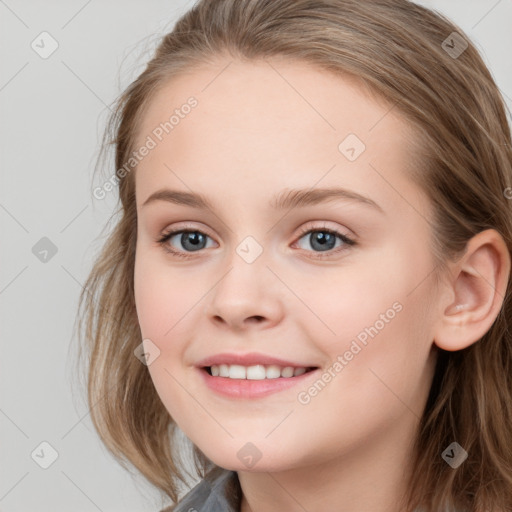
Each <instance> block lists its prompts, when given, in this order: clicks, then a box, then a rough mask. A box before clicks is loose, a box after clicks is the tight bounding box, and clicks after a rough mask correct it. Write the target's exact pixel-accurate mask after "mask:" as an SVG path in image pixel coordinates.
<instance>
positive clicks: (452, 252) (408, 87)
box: [78, 0, 512, 512]
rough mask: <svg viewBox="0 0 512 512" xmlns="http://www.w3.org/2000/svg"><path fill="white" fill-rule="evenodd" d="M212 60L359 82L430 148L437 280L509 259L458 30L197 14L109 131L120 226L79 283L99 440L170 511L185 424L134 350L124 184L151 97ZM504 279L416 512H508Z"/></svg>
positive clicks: (480, 93) (508, 313)
mask: <svg viewBox="0 0 512 512" xmlns="http://www.w3.org/2000/svg"><path fill="white" fill-rule="evenodd" d="M454 32H456V33H457V34H458V35H454V34H453V33H454ZM450 38H451V39H450ZM466 45H467V47H466ZM219 55H229V56H231V58H232V59H244V60H256V59H265V58H270V57H284V58H289V59H294V60H301V61H303V62H307V63H310V64H311V65H312V66H316V67H317V68H320V69H324V70H326V71H329V72H334V73H339V74H340V75H341V76H351V77H354V78H355V79H357V80H359V81H360V82H361V83H362V84H364V86H365V87H367V88H368V90H370V91H371V92H372V93H373V94H375V95H376V96H377V97H379V98H381V99H382V100H383V101H385V102H387V103H388V104H389V105H390V108H393V109H395V110H396V111H398V112H399V113H401V114H402V116H403V118H404V119H405V120H406V121H407V122H408V123H409V124H410V126H411V128H412V130H413V132H414V133H415V134H417V135H418V140H421V143H420V144H419V145H418V148H417V157H418V158H417V161H416V166H415V167H414V169H412V170H411V179H413V180H414V181H415V183H417V184H418V185H419V186H420V187H421V188H422V189H423V190H424V191H425V192H426V194H427V195H428V197H429V198H430V200H431V202H432V204H433V206H434V223H433V230H432V232H433V243H432V251H433V254H434V256H435V259H436V261H437V263H438V270H439V272H440V273H441V271H442V270H443V269H444V268H446V267H445V264H446V263H447V262H448V261H449V260H450V259H451V258H454V257H456V256H457V255H460V254H461V251H463V250H464V248H465V246H466V243H467V242H468V240H469V239H470V238H471V237H473V236H474V235H476V234H477V233H479V232H480V231H483V230H485V229H488V228H493V229H496V230H497V231H498V232H499V233H500V234H501V236H502V237H503V239H504V240H505V242H506V244H507V247H508V249H509V251H510V253H511V254H512V200H511V199H510V198H511V197H512V188H510V187H511V186H512V148H511V135H510V127H509V125H508V121H507V115H506V107H505V105H504V102H503V99H502V97H501V96H500V93H499V90H498V87H497V86H496V84H495V82H494V80H493V78H492V76H491V74H490V72H489V70H488V69H487V67H486V66H485V64H484V62H483V60H482V58H481V56H480V55H479V53H478V51H477V50H476V48H475V47H474V45H473V44H472V43H471V42H470V41H469V39H468V38H467V36H466V35H465V34H464V32H463V31H462V30H461V29H460V28H459V27H457V26H456V25H454V24H453V23H452V22H450V21H449V20H447V19H446V18H444V17H443V16H442V15H440V14H438V13H435V12H433V11H431V10H428V9H426V8H424V7H421V6H419V5H416V4H414V3H412V2H409V1H406V0H364V1H361V0H316V1H311V0H202V1H200V2H198V3H197V4H196V5H195V6H194V7H193V8H192V9H190V10H189V11H188V12H186V13H185V14H184V15H183V16H182V17H181V18H180V19H179V20H178V21H177V23H176V24H175V26H174V29H173V30H172V31H171V32H170V33H168V34H166V35H165V36H164V37H163V39H162V41H161V43H160V44H159V46H158V48H157V50H156V52H155V54H154V56H153V58H152V59H151V60H150V62H149V63H148V64H147V67H146V69H145V70H144V71H143V72H142V73H141V74H140V76H139V77H138V78H137V79H136V80H135V81H134V82H133V83H131V85H129V86H128V88H127V89H126V90H125V91H124V93H123V94H122V95H121V96H120V98H119V99H118V102H117V104H116V108H115V110H114V112H113V114H112V116H111V118H110V120H109V123H108V126H107V129H106V131H105V136H104V148H105V147H107V146H112V145H113V146H114V147H115V169H117V171H116V174H117V177H116V180H117V181H118V184H119V197H120V202H121V204H120V206H119V210H118V211H117V212H116V214H119V216H120V218H119V219H118V220H116V223H115V226H114V228H113V230H112V232H111V234H110V235H109V237H108V239H107V240H106V242H105V244H104V247H103V249H102V251H101V254H99V256H98V258H97V260H96V262H95V264H94V266H93V268H92V270H91V273H90V275H89V277H88V279H87V282H86V283H85V287H84V291H83V292H82V294H81V296H80V305H79V312H78V318H79V319H80V340H81V341H82V344H83V347H84V349H85V351H86V353H87V355H88V357H87V365H86V368H87V371H88V376H87V382H88V402H89V406H90V410H91V418H92V420H93V423H94V426H95V428H96V429H97V431H98V433H99V436H100V437H101V439H102V441H103V442H104V443H105V445H106V446H107V448H108V449H109V450H110V451H111V453H112V454H113V455H114V456H115V457H116V458H118V460H119V461H120V462H121V463H122V464H123V465H124V466H125V467H127V466H126V465H125V461H128V462H129V463H131V464H132V465H133V466H135V468H137V469H138V470H139V471H140V472H141V473H142V474H143V475H144V476H145V477H146V478H147V479H148V480H149V481H150V482H151V483H152V484H154V485H155V486H157V487H158V488H159V489H161V490H162V491H164V492H165V493H166V494H167V495H168V496H169V497H170V498H171V499H172V500H173V501H177V498H178V484H179V481H183V482H185V480H184V473H183V464H182V462H181V460H180V457H179V453H178V449H177V446H176V442H175V439H174V433H175V428H176V425H175V423H174V421H173V419H172V418H171V417H170V415H169V414H168V412H167V411H166V409H165V408H164V406H163V404H162V402H161V400H160V399H159V397H158V395H157V393H156V391H155V388H154V386H153V383H152V381H151V378H150V375H149V372H148V371H147V367H145V366H144V365H143V364H141V363H140V361H139V360H138V359H137V358H136V357H135V356H134V349H135V348H136V347H137V346H138V345H139V344H140V343H141V332H140V328H139V325H138V321H137V315H136V310H135V302H134V288H133V271H134V259H135V246H136V239H137V238H136V237H137V232H136V226H137V211H136V205H135V181H134V171H135V168H136V166H134V167H133V170H131V169H128V168H127V167H126V163H127V162H128V161H129V160H130V158H131V157H132V153H133V151H134V150H135V149H136V148H135V146H134V144H135V140H136V135H137V129H138V127H139V126H140V121H141V118H142V116H143V115H144V112H145V110H146V108H147V105H148V103H149V102H150V101H151V99H152V97H153V96H154V93H155V91H157V90H158V89H159V87H161V86H163V85H165V84H166V83H168V81H169V79H170V78H171V77H173V76H177V75H179V74H180V73H181V72H183V71H185V70H188V69H191V68H193V67H194V66H198V65H201V64H202V63H206V62H211V61H212V60H213V59H215V58H216V57H217V56H219ZM419 135H421V138H420V137H419ZM121 169H124V171H123V172H121ZM127 169H128V170H127ZM109 171H110V173H112V172H113V169H109ZM511 279H512V277H511V276H509V281H508V287H507V294H506V296H505V298H504V302H503V305H502V309H501V311H500V313H499V315H498V317H497V318H496V320H495V322H494V324H493V325H492V327H491V328H490V330H489V331H488V332H487V333H486V334H485V335H484V336H483V337H482V339H481V340H479V341H478V342H477V343H474V344H473V345H471V346H470V347H468V348H467V349H464V350H461V351H457V352H446V351H443V350H439V355H438V360H437V366H436V372H435V376H434V379H433V382H432V387H431V391H430V396H429V398H428V401H427V404H426V407H425V410H424V412H423V416H422V418H421V423H420V428H419V431H418V435H417V439H416V444H415V451H414V453H413V454H412V457H413V471H412V473H411V480H410V482H409V490H410V492H409V496H408V507H410V508H411V510H412V509H413V508H415V507H417V506H421V507H423V509H424V510H425V512H439V511H440V510H444V509H445V507H448V506H449V507H457V508H459V509H461V510H467V511H475V512H477V511H478V512H481V511H491V510H492V512H498V511H502V512H505V511H510V510H511V509H512V331H511V329H510V325H509V322H510V319H511V318H512V300H511V294H510V288H511V285H510V281H511ZM454 440H456V441H457V442H458V443H459V444H460V445H461V446H463V447H464V449H465V450H466V451H467V452H468V453H469V458H468V459H467V460H466V462H464V463H463V464H462V465H460V466H459V467H458V468H457V469H453V468H452V467H450V466H449V465H448V464H446V463H445V462H444V460H442V458H441V452H442V451H443V450H444V449H445V448H446V447H447V446H449V445H450V444H451V443H452V441H454ZM193 453H194V462H195V467H196V471H197V476H198V477H203V476H204V474H205V472H206V471H207V470H209V469H211V468H214V467H215V465H214V464H213V463H212V462H211V461H209V460H208V459H207V458H206V457H205V456H204V454H202V453H201V452H200V450H199V449H198V448H197V447H194V452H193Z"/></svg>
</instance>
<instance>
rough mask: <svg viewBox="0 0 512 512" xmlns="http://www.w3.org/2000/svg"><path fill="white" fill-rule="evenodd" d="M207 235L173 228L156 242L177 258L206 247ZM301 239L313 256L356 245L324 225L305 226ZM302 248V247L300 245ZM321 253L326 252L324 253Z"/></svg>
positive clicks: (187, 255) (322, 256) (351, 240)
mask: <svg viewBox="0 0 512 512" xmlns="http://www.w3.org/2000/svg"><path fill="white" fill-rule="evenodd" d="M208 238H210V239H211V237H210V236H208V235H207V234H206V233H204V232H203V231H199V230H197V229H192V228H188V229H174V230H171V231H167V232H165V233H163V234H162V235H161V237H160V238H159V239H157V242H158V243H159V244H160V245H161V246H162V247H163V249H164V250H165V251H166V252H168V253H170V254H172V255H173V256H177V257H179V258H191V257H193V254H192V253H194V252H200V251H201V250H202V249H205V248H207V247H206V245H205V244H206V242H207V239H208ZM173 239H176V240H177V243H178V244H181V246H182V247H183V249H179V248H178V249H175V248H174V247H173V245H172V244H171V243H170V242H171V241H172V240H173ZM302 239H305V240H306V244H308V243H309V244H310V245H311V247H312V248H313V251H309V252H314V253H316V255H315V256H314V257H315V258H325V257H329V256H332V255H333V254H337V253H339V252H340V251H345V250H347V249H348V248H349V246H354V245H357V243H356V241H355V240H353V239H352V238H350V237H348V236H347V235H345V234H343V233H340V232H339V231H336V230H334V229H330V228H327V227H325V226H318V227H316V228H315V227H306V228H303V229H302V230H301V232H300V238H299V240H298V242H296V243H299V242H300V241H301V240H302ZM338 240H339V241H341V244H340V245H338V247H337V248H336V249H335V247H336V242H337V241H338ZM175 243H176V242H175ZM300 248H301V249H304V247H300ZM306 250H307V249H306ZM322 253H326V254H325V255H324V254H322Z"/></svg>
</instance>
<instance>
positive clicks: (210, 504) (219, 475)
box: [162, 467, 242, 512]
mask: <svg viewBox="0 0 512 512" xmlns="http://www.w3.org/2000/svg"><path fill="white" fill-rule="evenodd" d="M241 503H242V491H241V488H240V482H239V481H238V475H237V473H236V471H229V470H227V469H223V468H220V467H216V468H214V469H212V470H211V471H209V472H208V473H207V474H206V476H205V477H204V479H203V480H201V481H200V482H199V483H198V484H197V485H196V486H195V487H193V488H192V490H191V491H189V492H188V493H187V494H185V496H183V498H182V499H181V500H180V501H179V502H178V504H177V505H176V507H175V508H173V509H171V510H172V511H173V512H190V511H191V510H194V512H239V511H240V506H241ZM166 510H167V509H166ZM162 512H165V511H162Z"/></svg>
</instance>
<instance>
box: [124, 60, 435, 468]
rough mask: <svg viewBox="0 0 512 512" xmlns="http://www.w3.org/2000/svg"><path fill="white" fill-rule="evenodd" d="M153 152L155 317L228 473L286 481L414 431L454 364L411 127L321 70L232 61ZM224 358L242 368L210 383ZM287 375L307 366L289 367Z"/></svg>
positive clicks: (141, 302)
mask: <svg viewBox="0 0 512 512" xmlns="http://www.w3.org/2000/svg"><path fill="white" fill-rule="evenodd" d="M230 62H231V63H230ZM229 63H230V64H229ZM227 64H229V66H228V67H226V65H227ZM191 97H193V98H194V100H189V98H191ZM187 101H188V103H187ZM187 104H188V105H190V107H186V106H185V105H187ZM176 109H177V110H176ZM173 113H174V114H175V115H174V119H172V120H171V123H172V126H171V125H170V124H169V118H170V116H171V115H173ZM166 122H167V123H168V124H167V125H165V123H166ZM163 127H165V128H163ZM151 141H152V142H151ZM144 144H146V145H147V147H148V148H149V151H147V152H146V153H147V154H146V156H144V158H143V159H142V160H141V162H140V163H139V164H138V167H137V170H136V175H135V178H136V180H135V182H136V199H137V210H138V227H137V229H138V231H137V250H136V263H135V276H134V281H135V301H136V307H137V315H138V319H139V323H140V327H141V331H142V335H143V338H144V339H146V340H150V344H148V342H147V341H146V342H145V343H146V348H147V349H148V351H149V352H150V353H151V352H153V354H154V355H155V356H156V358H154V360H153V362H151V363H150V364H149V366H148V370H149V372H150V375H151V378H152V380H153V382H154V385H155V388H156V391H157V393H158V395H159V396H160V398H161V400H162V402H163V404H164V405H165V407H166V409H167V410H168V412H169V414H170V415H171V417H172V418H173V419H174V420H175V421H176V422H177V424H178V425H179V427H180V428H181V429H182V430H183V432H184V433H185V434H186V435H187V436H188V437H189V439H191V440H192V442H193V443H194V444H195V445H197V446H198V447H199V448H200V449H201V451H202V452H203V453H204V454H205V455H206V456H207V457H209V458H210V459H211V460H213V461H214V462H215V463H216V464H218V465H220V466H222V467H224V468H227V469H234V470H238V471H242V470H244V471H277V470H283V469H287V468H294V467H300V466H307V465H313V464H324V463H327V462H328V461H329V460H331V459H334V458H336V457H343V456H346V455H348V454H349V453H354V454H355V453H357V451H358V450H362V449H364V447H368V446H374V445H375V444H376V443H383V442H386V440H387V442H390V440H391V439H396V438H400V439H403V438H404V436H410V435H411V434H412V432H413V431H414V429H415V428H416V427H417V421H418V417H419V416H421V412H422V407H423V406H424V404H425V401H426V398H427V395H428V391H429V388H430V384H431V379H432V372H433V368H434V363H435V360H434V358H433V354H434V351H433V350H432V347H433V330H434V328H433V323H434V319H433V316H432V315H433V313H432V308H430V307H429V304H431V303H432V301H434V300H435V290H434V283H433V280H432V277H431V273H432V270H433V269H434V263H433V259H432V255H431V253H430V250H429V242H430V236H431V231H430V225H429V223H428V221H427V219H429V218H430V216H431V211H430V204H429V201H428V200H427V198H426V197H425V196H424V195H423V192H422V191H421V190H420V189H419V188H417V187H416V186H415V185H414V184H413V183H412V181H411V180H410V178H409V177H408V172H409V170H410V169H411V166H412V165H413V158H412V157H413V155H412V149H411V148H412V141H411V129H410V128H408V126H407V125H406V124H405V121H403V120H402V119H401V118H400V117H399V116H398V115H397V114H395V111H394V110H390V106H389V105H386V104H384V103H381V102H377V100H376V99H372V98H371V97H370V96H367V95H365V94H364V92H363V90H362V88H361V86H357V85H356V84H355V83H354V82H350V81H348V80H347V79H344V78H341V77H340V76H335V75H330V74H328V73H326V72H325V71H321V70H317V69H316V68H313V67H311V66H310V65H308V64H303V63H297V62H291V61H278V60H274V61H273V64H272V66H271V65H270V64H268V63H266V62H261V63H260V62H252V63H241V62H237V61H231V60H222V59H219V61H218V62H216V63H215V64H210V65H208V66H206V65H205V66H204V67H202V68H200V69H197V70H195V71H194V72H190V73H188V74H186V75H182V76H180V77H179V78H177V79H174V80H173V81H172V82H169V83H168V84H167V85H166V86H165V87H164V88H162V89H161V90H160V91H159V92H158V94H157V95H155V97H154V98H153V100H152V102H151V104H150V106H149V108H148V110H147V111H146V113H145V116H144V118H143V120H142V122H141V125H140V131H139V135H138V146H137V147H140V146H143V145H144ZM165 189H168V190H169V191H174V192H173V193H171V192H167V193H161V194H159V195H155V193H157V192H161V191H162V190H165ZM324 189H325V190H333V189H337V190H338V191H339V190H340V189H342V190H343V191H344V192H343V191H342V192H339V193H338V194H337V195H336V194H334V193H331V194H326V193H325V192H320V191H321V190H322V191H323V190H324ZM295 190H302V191H305V192H306V194H305V195H304V194H302V193H301V194H298V193H294V192H293V191H295ZM179 193H181V195H180V194H179ZM185 194H193V195H200V196H202V197H203V198H205V199H206V201H207V207H201V206H200V204H199V202H198V201H197V199H194V200H192V199H193V196H190V195H187V196H186V195H185ZM151 196H153V198H152V199H150V197H151ZM298 197H303V198H304V201H299V202H296V201H295V202H294V201H293V199H294V198H298ZM191 198H192V199H191ZM308 198H309V200H306V199H308ZM275 203H280V204H281V207H276V204H275ZM184 230H188V232H187V231H185V232H184ZM171 232H173V234H172V235H171V236H170V237H169V236H166V235H169V234H170V233H171ZM162 238H163V239H164V241H163V242H159V240H161V239H162ZM218 354H223V355H221V359H220V361H217V363H222V361H225V362H226V363H228V362H230V363H233V364H234V363H237V362H238V363H242V364H241V365H238V366H237V365H235V366H226V367H220V368H219V371H222V372H224V371H227V372H231V374H230V376H227V377H226V376H224V377H222V376H211V375H209V374H208V373H207V370H205V369H204V368H203V366H210V364H208V361H205V359H207V358H209V357H211V356H216V355H218ZM226 354H229V355H232V356H234V359H232V360H228V358H227V356H226ZM247 354H252V355H254V358H253V359H238V360H237V359H236V356H246V355H247ZM270 358H275V359H277V360H278V361H279V362H280V363H281V364H278V365H277V370H276V368H268V367H269V366H271V365H270V363H272V362H275V361H272V360H271V359H270ZM258 363H260V365H258ZM240 366H241V367H242V368H240ZM261 366H263V368H261ZM286 366H290V367H292V370H291V371H292V374H293V375H295V374H297V375H295V376H290V373H287V372H290V370H286V371H284V372H283V373H278V374H272V371H273V370H276V371H280V370H283V368H284V367H286ZM248 367H256V368H250V369H249V370H248V372H249V376H250V378H247V376H248V374H247V370H246V368H248ZM301 367H304V368H306V369H307V370H308V371H306V372H305V373H302V374H301V372H302V370H301V369H298V370H297V368H301ZM211 371H213V372H214V373H216V371H217V370H216V369H213V370H211ZM239 371H240V372H242V373H241V374H239V373H237V372H239ZM262 371H263V372H264V373H261V372H262ZM244 372H246V373H245V377H246V378H245V379H243V380H242V376H243V374H244ZM222 375H224V373H223V374H222ZM263 375H265V376H266V377H268V378H265V380H258V378H260V377H262V376H263ZM272 375H281V376H280V377H277V378H271V377H272ZM232 377H233V378H232Z"/></svg>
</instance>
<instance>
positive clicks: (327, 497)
mask: <svg viewBox="0 0 512 512" xmlns="http://www.w3.org/2000/svg"><path fill="white" fill-rule="evenodd" d="M399 421H400V420H399ZM401 421H402V422H403V428H400V429H397V428H391V430H392V433H390V432H388V435H386V436H383V434H382V432H379V434H378V435H374V436H373V437H372V438H371V439H364V440H361V442H360V443H359V445H358V446H357V447H352V448H351V451H350V453H341V452H340V453H339V454H338V455H336V454H335V453H334V451H333V452H332V457H330V458H328V460H327V461H325V457H329V455H331V454H323V455H324V456H325V457H324V458H323V459H322V462H321V463H317V464H311V465H307V466H304V465H303V466H301V467H296V468H292V469H286V470H283V471H262V472H247V471H239V472H238V478H239V480H240V486H241V489H242V493H243V497H242V504H241V512H278V511H282V510H289V511H293V512H295V511H297V512H304V511H306V510H308V511H311V512H313V511H316V510H336V511H337V512H361V511H369V510H371V511H372V512H410V511H406V510H405V508H404V507H403V506H400V505H399V503H401V499H402V498H403V497H404V496H405V493H406V490H407V489H406V487H405V486H406V483H407V478H408V476H409V474H410V470H411V468H410V465H409V464H408V461H409V460H410V458H411V453H412V441H413V438H414V434H415V432H416V428H417V426H418V425H417V420H416V418H415V417H414V416H412V414H410V412H406V413H404V417H402V418H401ZM395 427H396V426H395ZM407 440H408V441H407Z"/></svg>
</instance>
